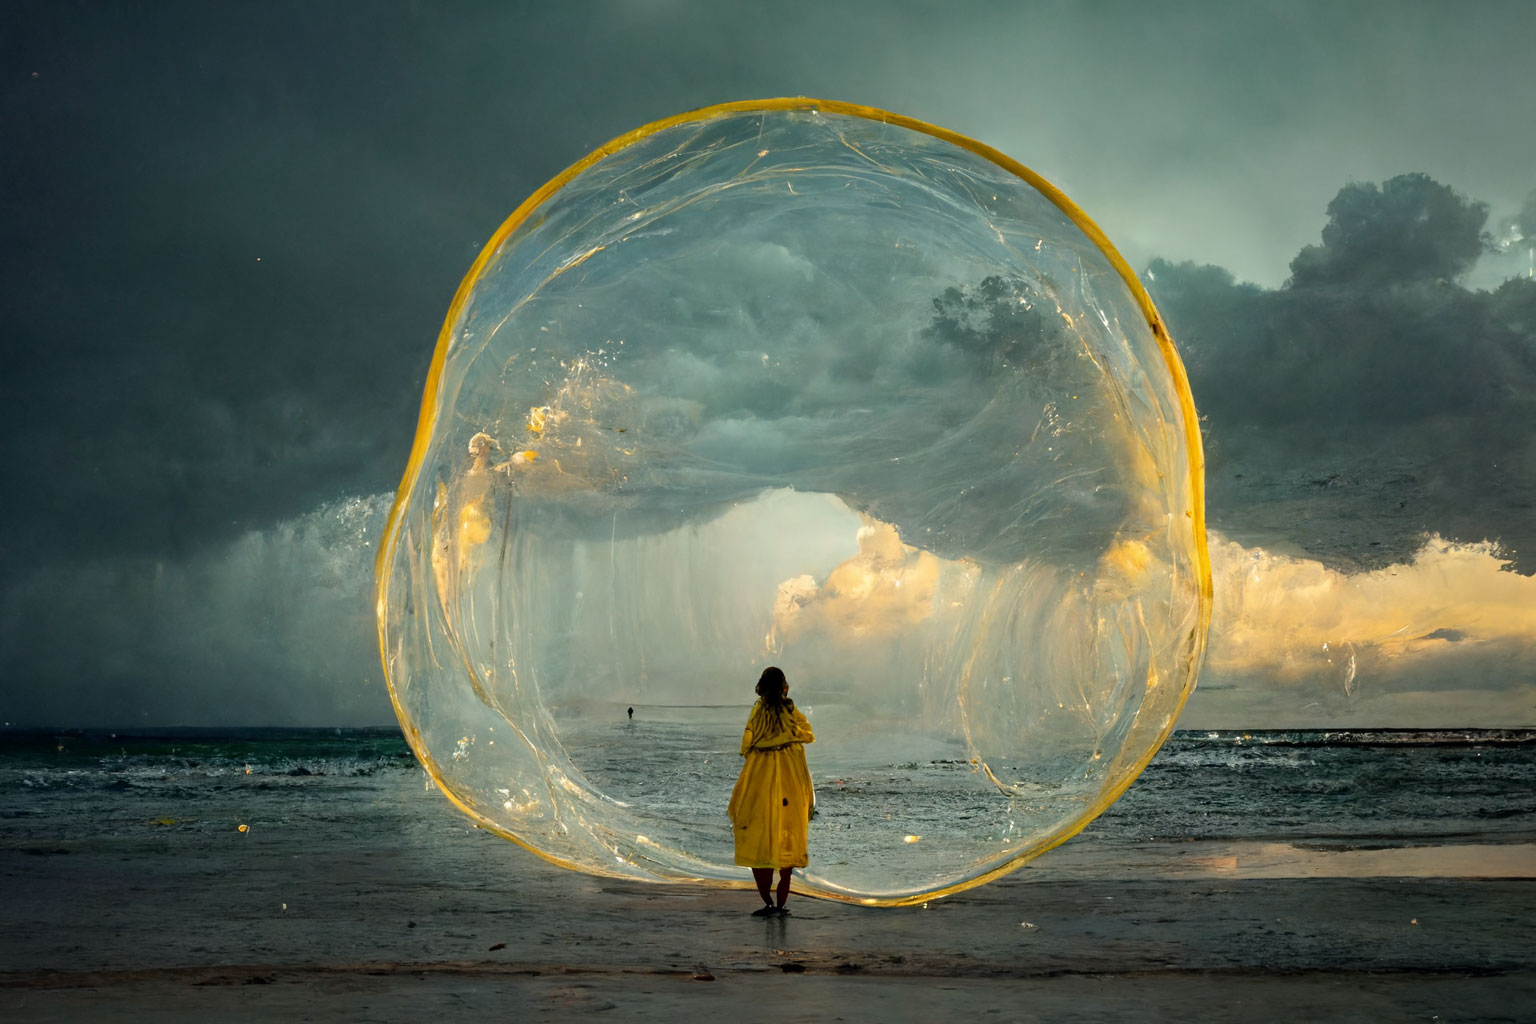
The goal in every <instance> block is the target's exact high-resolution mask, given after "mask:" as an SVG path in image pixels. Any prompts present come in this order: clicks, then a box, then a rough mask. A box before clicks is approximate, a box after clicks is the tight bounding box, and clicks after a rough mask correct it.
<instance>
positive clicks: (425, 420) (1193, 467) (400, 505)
mask: <svg viewBox="0 0 1536 1024" xmlns="http://www.w3.org/2000/svg"><path fill="white" fill-rule="evenodd" d="M785 110H800V111H805V112H807V113H826V114H839V115H842V116H845V117H858V118H863V119H864V120H867V121H876V122H879V123H881V124H893V125H897V126H899V127H902V128H907V129H910V130H912V131H915V132H920V133H922V134H923V135H930V136H932V137H934V138H936V139H942V140H944V141H945V142H948V143H950V144H952V145H955V146H958V147H960V148H961V149H964V150H967V151H969V152H971V153H974V154H976V155H977V156H979V157H982V158H983V159H986V160H990V161H991V162H992V163H994V164H997V165H998V166H999V167H1001V168H1003V169H1004V170H1005V171H1008V172H1009V173H1011V174H1014V175H1016V176H1017V177H1019V178H1021V179H1023V180H1024V181H1025V182H1026V183H1028V184H1029V185H1030V186H1031V187H1033V188H1034V189H1035V190H1036V191H1038V192H1039V193H1040V194H1041V195H1043V196H1045V197H1046V198H1047V199H1049V200H1050V201H1051V203H1052V204H1054V205H1055V206H1056V208H1057V209H1059V210H1060V211H1061V212H1062V213H1063V214H1065V215H1066V216H1067V218H1068V219H1069V220H1071V221H1072V223H1073V224H1075V225H1077V228H1078V230H1080V231H1082V233H1083V234H1084V235H1086V236H1087V237H1088V238H1089V240H1090V241H1092V242H1093V244H1094V245H1095V246H1097V247H1098V249H1099V251H1100V252H1102V253H1103V254H1104V256H1105V258H1106V259H1108V260H1109V263H1110V266H1112V267H1114V269H1115V273H1117V274H1119V275H1120V278H1121V280H1123V281H1124V282H1125V284H1126V287H1127V288H1129V289H1130V290H1131V295H1132V296H1134V297H1135V299H1136V304H1137V306H1138V307H1140V309H1141V312H1142V315H1143V316H1145V317H1146V319H1147V326H1148V327H1150V328H1151V330H1152V335H1153V337H1155V338H1156V339H1157V344H1158V348H1159V349H1160V350H1161V352H1162V354H1163V361H1164V364H1165V365H1166V366H1167V368H1168V373H1169V375H1170V376H1171V377H1172V378H1173V384H1174V390H1175V392H1176V393H1177V394H1178V398H1179V410H1180V413H1181V414H1182V416H1183V420H1184V441H1185V445H1186V450H1187V451H1188V453H1189V508H1188V509H1186V510H1185V513H1184V514H1185V515H1186V516H1187V517H1188V518H1189V519H1190V520H1191V522H1192V526H1193V529H1194V541H1195V554H1196V561H1197V563H1198V564H1197V566H1196V571H1197V572H1198V573H1199V576H1200V579H1199V586H1200V608H1199V630H1198V636H1197V637H1196V643H1197V647H1196V649H1195V650H1193V651H1191V652H1190V656H1191V657H1192V658H1194V659H1195V661H1196V663H1197V664H1198V663H1199V661H1200V660H1201V659H1202V658H1203V656H1204V647H1205V639H1206V631H1207V628H1208V626H1209V624H1210V617H1211V595H1212V585H1211V559H1210V552H1209V550H1208V548H1207V546H1206V537H1205V454H1204V448H1203V447H1202V445H1201V443H1200V426H1199V421H1198V419H1197V418H1196V413H1195V401H1194V396H1193V395H1192V394H1191V393H1190V390H1189V376H1188V374H1187V373H1185V371H1184V363H1183V361H1182V360H1180V359H1179V354H1178V352H1177V350H1175V348H1174V346H1173V339H1172V338H1171V337H1170V336H1169V334H1168V328H1167V327H1166V326H1165V325H1164V324H1163V318H1162V316H1161V315H1160V314H1159V313H1158V312H1157V308H1156V307H1155V306H1154V305H1153V304H1152V297H1151V296H1150V295H1148V294H1147V290H1146V288H1144V287H1142V284H1141V279H1140V278H1139V277H1137V276H1136V272H1135V271H1133V270H1132V269H1131V267H1130V265H1129V264H1128V263H1126V262H1125V259H1124V257H1122V256H1121V255H1120V253H1119V251H1118V250H1117V249H1116V248H1115V247H1114V245H1113V244H1112V243H1111V242H1110V240H1109V239H1108V238H1107V237H1105V235H1104V232H1103V231H1101V230H1099V226H1098V225H1097V224H1095V223H1094V222H1093V220H1092V219H1091V218H1090V217H1089V216H1088V215H1087V214H1086V213H1084V212H1083V211H1082V210H1081V209H1079V208H1078V206H1077V204H1076V203H1074V202H1073V201H1072V200H1071V199H1069V198H1067V196H1066V194H1065V193H1064V192H1062V191H1061V190H1060V189H1058V188H1057V187H1056V186H1055V185H1052V184H1051V183H1050V182H1049V181H1046V180H1045V179H1044V178H1042V177H1041V176H1040V175H1038V174H1036V173H1035V172H1034V171H1032V170H1030V169H1029V168H1028V167H1025V166H1024V165H1023V164H1021V163H1019V162H1018V161H1017V160H1014V159H1013V158H1012V157H1010V156H1008V155H1007V154H1004V153H1001V152H999V151H997V150H995V149H993V148H992V147H991V146H988V145H986V144H984V143H981V142H977V141H976V140H975V139H972V138H969V137H967V136H965V135H961V134H959V133H958V132H952V131H950V130H949V129H947V128H940V127H939V126H938V125H933V124H929V123H928V122H926V121H920V120H918V119H917V118H914V117H904V116H902V115H900V114H893V113H891V112H889V111H886V110H880V109H878V108H875V107H866V106H863V105H861V104H858V103H842V102H839V101H837V100H818V99H810V98H808V97H805V96H783V97H779V98H776V99H766V100H738V101H736V102H734V103H721V104H718V105H716V106H712V107H702V108H700V109H698V110H691V111H689V112H688V113H685V114H677V115H675V116H673V117H668V118H663V119H662V120H660V121H652V122H651V123H650V124H647V125H644V126H642V127H639V128H636V129H635V130H634V131H630V132H625V133H624V134H623V135H620V136H618V137H617V138H614V139H611V140H609V141H608V142H606V143H604V144H603V145H601V146H599V147H598V148H597V149H594V150H593V151H592V152H590V153H588V154H587V155H586V156H584V157H582V158H581V159H580V160H578V161H576V162H575V163H574V164H571V165H570V166H569V167H567V168H566V169H565V170H563V171H561V172H560V173H559V174H557V175H555V177H553V178H551V179H550V180H549V181H548V182H547V183H546V184H545V185H544V187H543V188H541V189H539V190H538V191H537V192H535V193H533V195H531V196H529V197H528V198H527V199H525V200H523V202H522V205H520V206H518V208H517V209H516V210H513V211H512V215H511V216H509V217H508V218H507V219H506V220H505V221H503V222H502V224H501V227H499V228H497V229H496V233H495V234H494V235H492V236H491V238H490V241H488V242H486V243H485V247H484V248H482V249H481V250H480V255H479V256H478V257H477V258H476V259H475V262H474V264H473V265H471V266H470V268H469V273H467V274H465V275H464V280H463V281H461V282H460V283H459V288H458V291H456V292H455V293H454V296H453V302H452V304H450V305H449V307H448V315H447V317H445V318H444V320H443V328H442V330H441V331H439V332H438V335H437V349H436V350H435V351H434V352H433V353H432V365H431V368H430V369H429V370H428V371H427V383H426V387H425V388H424V389H423V393H422V399H421V413H420V415H419V416H418V418H417V421H416V439H415V441H414V442H413V443H412V444H411V457H410V461H408V462H407V463H406V466H405V474H404V476H403V478H402V479H401V481H400V489H399V490H398V491H396V492H395V501H394V504H393V506H391V508H390V510H389V520H388V522H387V523H386V524H385V526H384V535H383V537H382V538H381V539H380V541H379V550H378V554H377V555H376V556H375V559H374V594H375V615H376V618H377V621H378V627H379V655H380V657H381V659H382V661H383V665H384V680H385V684H386V685H387V687H388V689H389V699H390V703H391V704H392V705H393V707H394V709H395V717H396V718H397V719H398V720H399V722H400V723H401V725H402V726H403V727H404V732H405V736H406V740H407V742H408V743H409V744H410V746H411V748H412V750H414V751H415V753H416V756H417V759H418V760H420V761H421V763H422V765H423V766H424V767H425V768H426V771H427V774H428V775H430V776H431V778H432V781H433V782H434V783H436V784H437V788H438V789H440V790H441V791H442V792H443V794H444V795H445V796H447V797H448V799H449V800H450V801H452V802H453V804H454V805H455V806H456V807H458V808H459V810H460V811H462V812H464V813H465V814H466V815H468V816H469V817H471V818H473V819H474V820H475V821H476V822H478V823H479V825H480V826H481V827H482V828H485V829H488V830H490V831H492V832H495V833H496V834H497V835H500V836H502V837H503V838H506V839H509V840H511V841H512V842H514V843H516V844H517V845H519V846H521V847H523V848H524V849H526V850H529V851H531V852H532V853H535V854H538V856H540V857H542V858H543V859H545V860H547V861H549V862H550V863H552V864H556V865H559V866H560V867H563V868H569V869H571V870H573V871H581V872H583V873H590V872H589V871H588V869H587V868H585V867H583V866H581V865H579V864H575V863H572V862H570V861H567V860H564V859H562V858H560V857H556V856H554V855H552V854H549V853H546V852H545V851H543V850H540V849H538V848H537V847H535V846H532V845H530V844H529V843H527V842H525V841H524V840H522V839H520V838H519V837H518V836H516V835H514V834H513V833H511V832H509V831H507V830H506V829H505V828H503V827H502V826H501V825H499V824H497V823H496V822H494V821H492V820H490V819H488V818H486V817H485V816H483V815H482V814H480V813H479V812H477V811H476V810H474V809H473V808H471V807H470V806H468V805H467V804H465V803H464V802H463V801H462V800H460V799H459V798H458V797H457V796H456V795H454V793H453V792H452V790H450V789H449V788H448V786H447V785H446V784H445V783H444V782H443V779H442V775H441V774H440V771H439V769H438V766H437V763H436V761H435V759H434V758H433V757H432V756H431V753H430V752H429V751H428V750H427V749H426V747H425V745H424V744H423V743H422V741H421V736H420V733H419V731H418V730H417V729H416V728H415V725H414V723H412V722H411V721H410V719H409V718H408V717H407V715H406V714H405V712H404V709H403V708H401V706H400V701H399V699H398V697H397V696H396V694H395V687H394V683H393V682H391V681H390V678H389V648H388V643H387V637H386V636H385V619H384V613H385V608H386V606H387V603H388V596H389V566H390V560H391V557H390V556H391V554H392V553H393V551H394V548H395V541H396V536H397V534H398V532H399V529H400V521H401V517H402V513H403V512H404V509H405V501H406V498H407V497H408V496H409V495H410V492H411V489H412V488H413V487H414V486H415V484H416V477H417V474H418V473H420V471H421V465H422V463H423V462H424V461H425V460H426V455H427V447H428V445H429V443H430V440H431V435H432V425H433V423H434V422H435V420H436V416H437V396H438V392H439V389H440V387H441V385H442V375H443V364H444V362H445V361H446V357H447V353H448V347H449V344H450V341H451V339H452V334H453V328H454V324H455V323H457V322H458V318H459V313H460V311H461V310H462V309H463V308H464V303H465V302H466V301H467V300H468V298H469V293H470V292H471V291H472V290H473V289H474V287H475V284H476V283H477V282H478V281H479V280H480V275H481V274H482V273H483V272H484V270H485V268H486V266H487V265H488V264H489V263H490V262H491V260H492V259H494V258H495V256H496V253H497V251H498V250H499V249H500V248H501V246H502V243H503V242H505V241H506V240H507V238H508V237H509V236H510V235H511V234H512V232H514V231H516V230H517V229H518V228H519V227H520V226H521V225H522V224H523V223H524V222H525V221H526V220H527V219H528V217H529V216H530V215H531V214H532V213H533V211H534V210H537V209H538V208H539V207H541V206H543V205H544V203H545V202H546V201H547V200H549V199H550V198H551V197H552V196H553V195H554V194H555V193H557V192H559V191H560V190H561V189H562V188H564V187H565V186H566V185H567V184H569V183H570V182H571V180H572V179H574V178H576V177H577V176H578V175H580V174H581V173H582V172H583V171H585V170H587V168H589V167H591V166H593V165H594V164H596V163H598V162H599V161H600V160H603V159H605V158H607V157H609V156H612V155H613V154H614V153H617V152H619V151H620V150H622V149H626V148H628V147H629V146H632V145H634V144H635V143H637V142H640V141H641V140H643V139H646V138H649V137H650V136H652V135H655V134H656V133H657V132H661V131H666V130H667V129H668V128H675V127H677V126H678V125H682V124H692V123H694V122H698V121H708V120H711V119H713V118H716V117H720V116H722V115H727V114H750V113H769V112H774V111H785ZM1193 688H1194V686H1193V676H1192V675H1191V677H1190V683H1189V684H1188V685H1186V686H1185V687H1184V689H1183V692H1182V693H1181V694H1180V695H1179V703H1178V707H1176V708H1175V709H1174V712H1175V713H1174V714H1173V716H1171V718H1170V720H1169V723H1168V725H1167V726H1166V727H1165V728H1164V729H1163V730H1162V733H1161V735H1159V736H1158V740H1157V742H1156V743H1154V744H1152V746H1151V747H1150V748H1149V749H1148V751H1147V752H1146V754H1144V755H1143V756H1142V757H1141V758H1139V763H1137V764H1136V765H1135V766H1134V768H1133V769H1132V770H1131V771H1130V772H1129V773H1128V774H1127V775H1126V777H1125V780H1124V782H1122V783H1121V784H1120V785H1117V786H1115V787H1114V788H1113V789H1112V790H1109V791H1106V792H1105V793H1103V794H1101V795H1100V798H1099V799H1098V800H1096V801H1094V803H1093V805H1092V806H1091V807H1089V808H1088V810H1087V811H1086V812H1085V813H1084V814H1083V815H1082V816H1081V817H1080V818H1078V819H1077V820H1076V821H1075V822H1073V823H1072V824H1071V825H1070V826H1069V827H1068V828H1067V829H1066V830H1065V831H1063V832H1062V834H1060V835H1059V836H1055V837H1053V838H1052V840H1051V842H1049V843H1048V844H1047V845H1044V846H1041V847H1038V848H1030V849H1028V850H1026V851H1023V852H1021V853H1020V854H1019V856H1017V857H1014V858H1011V859H1009V860H1008V861H1007V862H1006V863H1004V864H1002V865H1000V866H998V867H996V868H993V869H991V870H989V871H987V872H985V873H983V874H980V875H977V876H974V877H969V878H966V879H963V880H961V881H959V882H956V883H954V884H953V885H949V886H946V887H945V888H943V889H936V890H932V891H928V892H924V893H921V894H919V895H914V896H899V897H859V896H853V895H850V894H844V893H835V892H827V891H818V892H814V893H808V895H813V896H817V897H820V898H823V899H836V900H841V901H843V902H847V903H859V904H863V905H866V906H881V907H897V906H910V905H913V904H917V903H923V902H926V901H928V900H932V899H938V898H940V897H943V896H948V895H950V894H952V893H956V892H960V891H962V890H965V889H970V888H973V887H975V886H978V885H982V884H984V883H986V882H989V881H991V880H993V879H995V878H998V877H1001V876H1002V875H1005V874H1008V873H1009V872H1011V871H1013V870H1015V869H1017V868H1018V867H1019V866H1020V865H1021V864H1022V863H1024V862H1025V861H1028V860H1033V859H1034V858H1035V857H1038V856H1040V855H1041V854H1042V853H1045V852H1047V851H1049V850H1051V849H1054V848H1055V847H1057V846H1060V845H1061V844H1062V843H1064V842H1066V841H1067V840H1068V839H1071V838H1072V837H1073V836H1075V835H1077V834H1078V833H1079V832H1081V831H1082V830H1083V829H1084V828H1086V827H1087V826H1088V823H1089V822H1091V821H1092V820H1093V819H1094V818H1096V817H1098V816H1099V815H1100V814H1102V813H1103V812H1104V811H1105V810H1106V809H1107V808H1108V807H1109V805H1110V804H1112V803H1114V802H1115V801H1116V800H1117V799H1119V798H1120V795H1121V794H1122V793H1124V792H1125V790H1126V789H1128V788H1129V787H1130V785H1131V783H1132V782H1134V781H1136V778H1137V776H1139V775H1140V774H1141V772H1142V770H1143V769H1144V768H1146V766H1147V763H1148V762H1150V761H1151V760H1152V757H1153V756H1154V755H1155V754H1156V753H1157V751H1158V749H1159V748H1161V747H1162V745H1163V743H1164V742H1166V741H1167V739H1168V736H1169V735H1170V734H1171V733H1172V732H1173V727H1174V724H1175V723H1176V722H1177V720H1178V712H1179V711H1181V710H1182V709H1183V707H1184V701H1185V700H1186V699H1187V698H1188V697H1189V693H1190V691H1191V690H1192V689H1193ZM622 877H626V878H632V877H633V876H630V875H624V876H622ZM676 881H685V879H677V880H676ZM732 884H736V885H737V887H739V888H748V887H750V883H748V882H745V881H743V882H741V883H732Z"/></svg>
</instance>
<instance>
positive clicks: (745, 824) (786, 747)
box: [730, 701, 816, 868]
mask: <svg viewBox="0 0 1536 1024" xmlns="http://www.w3.org/2000/svg"><path fill="white" fill-rule="evenodd" d="M815 742H816V737H815V736H814V735H813V734H812V733H811V723H810V722H808V721H806V719H805V716H804V715H802V714H801V713H800V712H799V710H797V709H796V708H795V706H794V705H793V704H790V705H789V706H788V707H786V708H785V709H784V710H783V713H782V714H780V715H777V716H776V715H774V714H773V713H772V712H770V711H769V710H768V709H767V708H765V707H764V706H763V702H762V701H758V702H757V703H756V704H754V705H753V706H752V715H751V717H749V718H748V719H747V728H746V731H745V732H743V733H742V736H741V756H742V757H744V758H746V759H747V760H746V763H745V764H743V765H742V766H741V775H740V776H739V777H738V778H737V779H736V788H735V789H734V790H732V791H731V804H730V815H731V826H732V828H731V832H732V834H733V835H734V836H735V839H736V863H737V864H739V865H741V866H742V867H744V868H803V867H805V866H806V863H807V854H806V832H807V829H808V826H809V824H810V819H811V814H812V812H813V811H815V809H816V792H815V790H814V789H812V787H811V772H810V769H809V768H807V767H806V764H805V744H807V743H815Z"/></svg>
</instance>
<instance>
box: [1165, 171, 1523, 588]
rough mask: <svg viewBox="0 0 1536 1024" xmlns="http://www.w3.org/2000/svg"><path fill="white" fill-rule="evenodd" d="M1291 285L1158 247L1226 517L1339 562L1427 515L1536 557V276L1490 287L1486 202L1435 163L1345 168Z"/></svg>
mask: <svg viewBox="0 0 1536 1024" xmlns="http://www.w3.org/2000/svg"><path fill="white" fill-rule="evenodd" d="M1328 216H1329V220H1328V224H1327V226H1326V227H1325V228H1324V229H1323V232H1322V243H1321V244H1320V245H1314V246H1307V247H1306V248H1304V249H1303V250H1302V251H1301V252H1300V253H1299V254H1298V255H1297V256H1296V258H1295V260H1293V261H1292V263H1291V270H1292V274H1293V276H1292V278H1291V280H1290V281H1289V282H1288V283H1287V285H1286V286H1285V287H1283V288H1280V289H1277V290H1266V289H1262V288H1258V287H1256V286H1253V285H1241V284H1237V283H1236V282H1234V280H1233V278H1232V275H1231V274H1229V273H1227V272H1226V271H1224V270H1222V269H1221V268H1219V267H1213V266H1196V265H1194V264H1191V263H1184V264H1179V265H1172V264H1168V263H1166V262H1161V261H1158V262H1154V263H1153V265H1152V267H1151V270H1150V272H1149V274H1148V277H1149V285H1150V287H1151V289H1152V291H1153V294H1154V297H1155V298H1156V299H1157V301H1158V303H1159V305H1160V307H1161V308H1162V309H1163V311H1164V313H1165V315H1166V316H1167V318H1168V320H1169V325H1170V327H1171V329H1172V330H1173V332H1174V335H1175V337H1176V338H1177V339H1178V341H1179V342H1180V344H1181V347H1182V349H1183V352H1184V354H1185V358H1186V363H1187V366H1188V368H1189V372H1190V377H1191V384H1192V387H1193V389H1194V392H1195V399H1196V402H1197V404H1198V405H1199V407H1200V409H1201V411H1202V413H1203V414H1204V416H1205V417H1206V420H1205V424H1204V426H1205V434H1206V438H1207V445H1208V450H1207V457H1208V470H1209V471H1208V478H1207V482H1208V488H1209V511H1210V519H1211V523H1212V525H1213V526H1216V527H1218V528H1220V529H1222V530H1223V531H1225V532H1226V533H1228V534H1229V535H1230V536H1233V537H1235V538H1237V539H1239V540H1242V541H1244V542H1245V543H1260V544H1264V545H1266V546H1270V547H1274V546H1277V545H1278V546H1280V547H1281V548H1282V549H1289V550H1299V551H1304V552H1306V553H1308V554H1310V555H1312V556H1314V557H1318V558H1321V559H1322V560H1323V561H1324V562H1326V563H1328V564H1330V565H1334V566H1338V567H1345V568H1350V567H1377V566H1381V565H1385V564H1389V563H1392V562H1401V561H1405V560H1407V559H1408V557H1409V556H1411V555H1412V554H1413V553H1414V551H1416V550H1417V549H1418V547H1419V546H1420V544H1421V543H1422V541H1423V538H1424V537H1425V535H1426V534H1431V533H1435V534H1440V535H1441V536H1443V537H1445V538H1447V539H1454V540H1461V541H1479V540H1484V539H1489V540H1495V541H1498V542H1499V543H1500V544H1501V545H1502V546H1503V547H1505V548H1506V549H1507V550H1509V551H1510V552H1512V553H1513V554H1515V555H1516V556H1517V558H1518V561H1517V564H1518V566H1519V567H1520V568H1521V569H1522V571H1525V572H1527V573H1529V572H1531V571H1532V570H1536V561H1533V558H1536V517H1533V516H1532V508H1533V507H1536V415H1533V413H1536V281H1531V280H1528V279H1519V278H1517V279H1511V280H1509V281H1507V282H1505V283H1504V284H1503V285H1501V286H1500V287H1498V288H1497V289H1496V290H1493V291H1491V292H1490V291H1481V290H1480V291H1472V290H1468V289H1466V288H1464V287H1462V286H1461V285H1460V284H1458V283H1457V281H1456V278H1457V277H1458V276H1460V275H1463V274H1465V273H1466V272H1467V271H1468V270H1469V269H1471V267H1472V265H1473V262H1474V261H1475V260H1476V259H1477V257H1478V255H1479V254H1480V253H1481V252H1483V251H1484V250H1485V248H1486V246H1487V244H1488V239H1487V236H1486V235H1485V234H1484V233H1483V226H1484V222H1485V220H1486V218H1487V207H1486V206H1485V205H1484V204H1481V203H1478V202H1474V201H1472V200H1469V199H1467V198H1466V197H1464V196H1461V195H1459V194H1457V193H1455V192H1454V191H1453V190H1452V189H1450V188H1449V187H1447V186H1445V185H1442V184H1439V183H1437V182H1435V181H1433V180H1432V179H1430V178H1428V177H1427V176H1425V175H1422V174H1408V175H1401V176H1398V177H1395V178H1392V179H1390V180H1388V181H1386V182H1383V183H1382V184H1381V185H1380V186H1377V185H1376V184H1373V183H1353V184H1350V185H1346V186H1345V187H1344V188H1343V189H1342V190H1340V192H1339V193H1338V195H1337V197H1336V198H1335V199H1334V201H1333V202H1332V203H1330V204H1329V207H1328Z"/></svg>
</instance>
